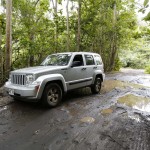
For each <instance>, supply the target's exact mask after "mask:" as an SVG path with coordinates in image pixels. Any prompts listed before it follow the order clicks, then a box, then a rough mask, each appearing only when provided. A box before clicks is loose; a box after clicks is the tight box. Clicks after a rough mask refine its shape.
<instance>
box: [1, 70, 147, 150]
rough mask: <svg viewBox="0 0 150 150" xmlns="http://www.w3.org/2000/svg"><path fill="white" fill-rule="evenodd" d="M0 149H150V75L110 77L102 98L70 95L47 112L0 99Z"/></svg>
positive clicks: (134, 73) (88, 94)
mask: <svg viewBox="0 0 150 150" xmlns="http://www.w3.org/2000/svg"><path fill="white" fill-rule="evenodd" d="M0 99H1V100H0V150H30V149H31V150H150V75H147V74H144V72H143V70H132V69H122V70H121V71H120V72H116V73H112V74H107V76H106V80H105V82H104V83H103V86H102V90H101V94H98V95H92V94H91V92H90V90H89V89H88V88H85V89H80V90H76V91H73V92H71V93H68V94H67V95H66V96H65V97H64V99H63V102H62V104H61V105H60V106H59V107H57V108H53V109H45V108H42V107H41V106H39V105H37V104H34V103H25V102H14V101H13V100H12V99H11V98H9V97H6V96H5V97H3V95H2V94H1V95H0Z"/></svg>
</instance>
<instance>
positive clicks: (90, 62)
mask: <svg viewBox="0 0 150 150" xmlns="http://www.w3.org/2000/svg"><path fill="white" fill-rule="evenodd" d="M84 56H85V61H86V65H95V62H94V58H93V56H92V55H84Z"/></svg>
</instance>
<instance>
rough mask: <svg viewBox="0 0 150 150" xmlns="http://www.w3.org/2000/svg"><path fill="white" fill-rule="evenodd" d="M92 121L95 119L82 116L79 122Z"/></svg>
mask: <svg viewBox="0 0 150 150" xmlns="http://www.w3.org/2000/svg"><path fill="white" fill-rule="evenodd" d="M94 121H95V119H94V118H92V117H84V118H82V119H81V122H84V123H92V122H94Z"/></svg>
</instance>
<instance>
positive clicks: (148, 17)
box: [144, 12, 150, 21]
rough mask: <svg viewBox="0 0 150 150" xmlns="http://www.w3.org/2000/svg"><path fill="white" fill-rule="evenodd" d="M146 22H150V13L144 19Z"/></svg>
mask: <svg viewBox="0 0 150 150" xmlns="http://www.w3.org/2000/svg"><path fill="white" fill-rule="evenodd" d="M144 20H145V21H150V12H149V13H148V14H147V16H146V17H145V18H144Z"/></svg>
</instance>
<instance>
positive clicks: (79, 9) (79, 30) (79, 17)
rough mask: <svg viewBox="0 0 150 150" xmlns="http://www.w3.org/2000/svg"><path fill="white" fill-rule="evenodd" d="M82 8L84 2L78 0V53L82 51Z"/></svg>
mask: <svg viewBox="0 0 150 150" xmlns="http://www.w3.org/2000/svg"><path fill="white" fill-rule="evenodd" d="M81 7H82V0H78V33H77V51H80V50H81V49H80V46H81Z"/></svg>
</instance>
